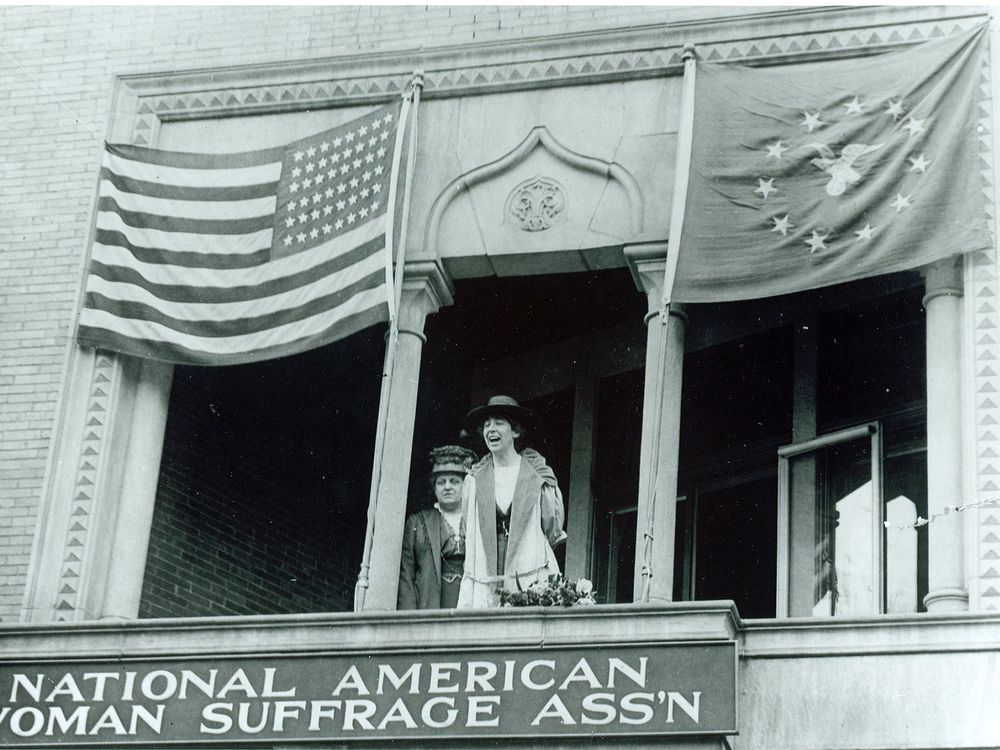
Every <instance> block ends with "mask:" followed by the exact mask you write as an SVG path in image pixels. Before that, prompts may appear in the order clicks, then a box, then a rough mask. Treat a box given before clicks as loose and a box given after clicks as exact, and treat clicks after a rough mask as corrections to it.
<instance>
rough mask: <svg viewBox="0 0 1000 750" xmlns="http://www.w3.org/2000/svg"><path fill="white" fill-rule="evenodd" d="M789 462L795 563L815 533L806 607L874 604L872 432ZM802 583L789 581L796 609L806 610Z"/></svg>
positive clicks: (832, 611) (848, 609)
mask: <svg viewBox="0 0 1000 750" xmlns="http://www.w3.org/2000/svg"><path fill="white" fill-rule="evenodd" d="M789 463H790V467H789V486H790V494H791V496H790V499H789V502H790V506H791V513H790V525H791V531H790V536H791V546H792V564H793V565H795V564H797V563H800V561H802V560H803V559H804V558H805V554H804V553H805V552H808V542H809V541H810V537H811V538H812V539H811V541H812V566H811V568H812V578H811V589H812V596H811V599H810V600H809V602H808V604H809V607H810V609H809V613H810V614H812V615H813V616H815V617H824V616H826V617H829V616H834V615H848V616H849V615H864V614H872V613H873V612H877V611H879V591H878V575H879V572H878V566H879V564H880V563H879V559H878V551H879V550H878V547H877V543H876V541H875V539H876V537H875V534H876V533H877V530H878V524H879V523H880V519H879V518H878V517H877V515H878V514H877V512H876V511H877V500H876V497H875V494H876V493H877V492H878V487H877V486H876V484H875V483H874V482H873V481H872V456H871V439H870V438H868V437H865V438H863V439H857V440H851V441H847V442H843V443H837V444H835V445H832V446H828V447H826V448H823V449H819V450H816V451H811V452H809V453H806V454H802V455H798V456H793V457H792V458H791V459H790V461H789ZM810 527H811V528H810ZM803 567H804V566H803ZM804 589H805V587H802V586H799V585H797V584H796V583H795V582H793V584H792V586H791V592H790V595H791V601H792V609H791V614H793V615H796V614H805V612H804V611H803V609H804V608H803V606H802V605H803V604H804V603H805V602H804V601H803V597H804V595H805V594H806V593H807V591H806V590H804Z"/></svg>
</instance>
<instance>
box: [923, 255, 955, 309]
mask: <svg viewBox="0 0 1000 750" xmlns="http://www.w3.org/2000/svg"><path fill="white" fill-rule="evenodd" d="M921 274H922V275H923V277H924V289H925V292H926V293H925V294H924V299H923V305H924V307H927V303H928V302H930V301H931V300H932V299H934V298H936V297H961V296H962V294H963V286H964V285H963V283H962V259H961V257H958V258H945V259H944V260H939V261H937V262H936V263H931V264H930V265H928V266H924V268H922V269H921Z"/></svg>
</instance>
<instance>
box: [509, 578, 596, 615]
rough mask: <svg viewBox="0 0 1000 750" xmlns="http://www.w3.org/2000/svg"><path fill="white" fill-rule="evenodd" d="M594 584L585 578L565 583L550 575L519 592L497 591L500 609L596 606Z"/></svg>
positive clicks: (562, 579)
mask: <svg viewBox="0 0 1000 750" xmlns="http://www.w3.org/2000/svg"><path fill="white" fill-rule="evenodd" d="M596 603H597V602H596V600H595V599H594V584H592V583H591V582H590V581H588V580H587V579H586V578H581V579H580V580H579V581H567V580H566V579H565V578H563V577H562V576H557V575H551V576H549V580H548V581H547V582H546V581H535V582H534V583H532V584H531V585H530V586H528V587H527V588H526V589H524V590H521V591H509V590H507V589H498V590H497V604H498V606H500V607H576V606H586V605H589V604H596Z"/></svg>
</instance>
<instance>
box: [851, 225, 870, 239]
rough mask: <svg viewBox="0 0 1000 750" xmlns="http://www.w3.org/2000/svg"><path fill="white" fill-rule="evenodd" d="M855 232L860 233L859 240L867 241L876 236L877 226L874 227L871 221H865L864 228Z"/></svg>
mask: <svg viewBox="0 0 1000 750" xmlns="http://www.w3.org/2000/svg"><path fill="white" fill-rule="evenodd" d="M854 233H855V234H856V235H858V239H859V240H865V241H867V240H870V239H871V238H872V237H874V236H875V227H873V226H872V225H871V223H870V222H865V226H864V228H863V229H861V230H860V231H855V232H854Z"/></svg>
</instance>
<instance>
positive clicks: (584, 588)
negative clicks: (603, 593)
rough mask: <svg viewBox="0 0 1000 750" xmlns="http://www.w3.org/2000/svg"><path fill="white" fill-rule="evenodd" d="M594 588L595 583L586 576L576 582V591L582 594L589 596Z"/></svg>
mask: <svg viewBox="0 0 1000 750" xmlns="http://www.w3.org/2000/svg"><path fill="white" fill-rule="evenodd" d="M593 590H594V584H592V583H591V582H590V581H588V580H587V579H586V578H581V579H580V580H579V581H577V582H576V593H578V594H579V595H580V596H589V595H590V592H591V591H593Z"/></svg>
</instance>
